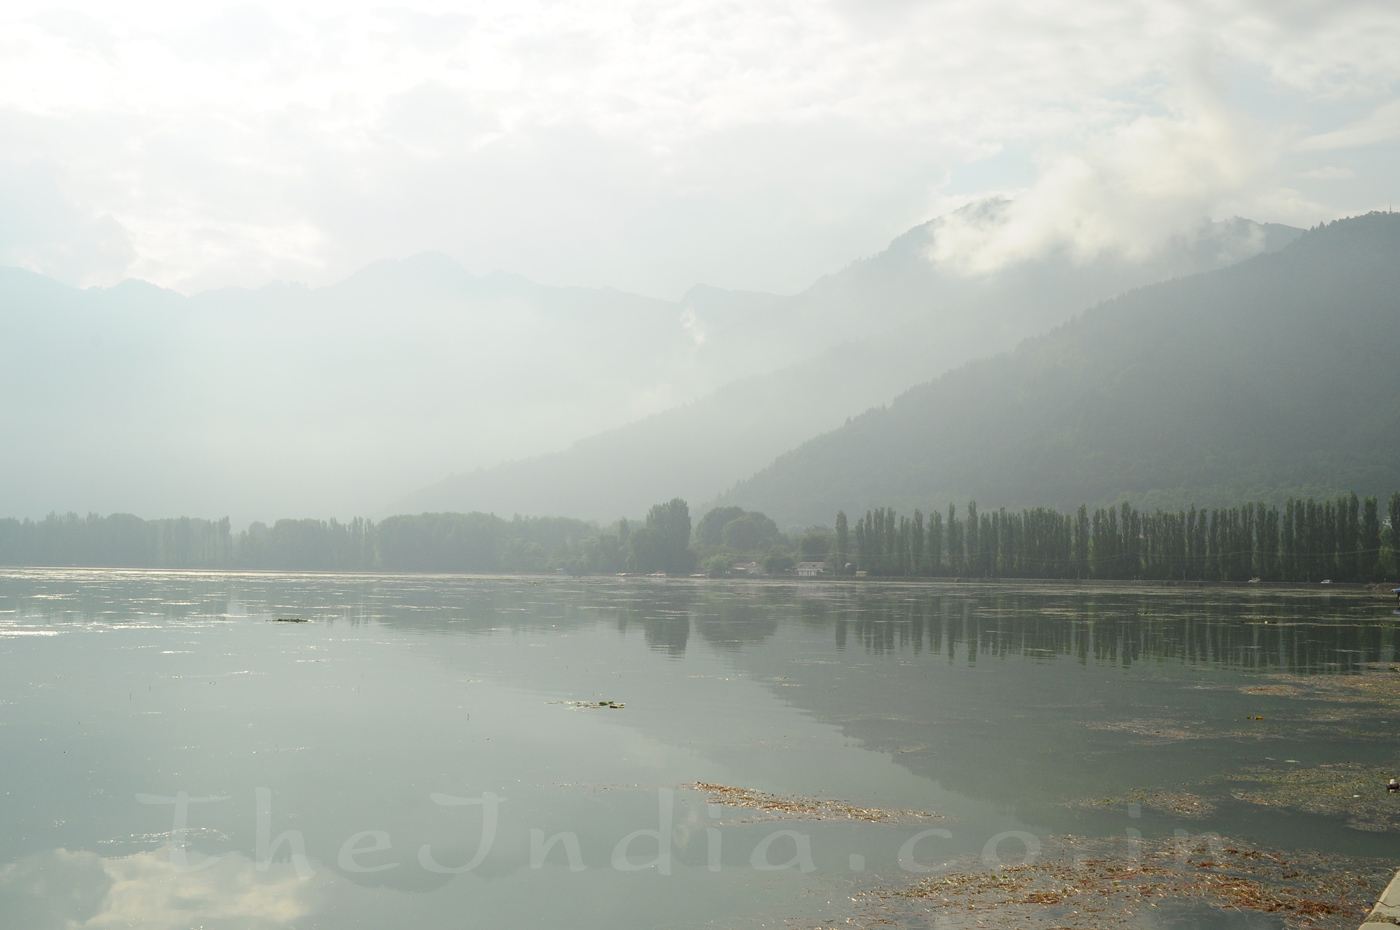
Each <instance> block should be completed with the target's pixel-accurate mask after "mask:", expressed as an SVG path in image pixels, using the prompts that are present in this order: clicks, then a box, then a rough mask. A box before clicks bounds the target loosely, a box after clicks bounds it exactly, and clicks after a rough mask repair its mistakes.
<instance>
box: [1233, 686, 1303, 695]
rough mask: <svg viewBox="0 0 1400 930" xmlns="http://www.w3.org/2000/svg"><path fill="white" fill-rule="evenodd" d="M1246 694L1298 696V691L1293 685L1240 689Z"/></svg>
mask: <svg viewBox="0 0 1400 930" xmlns="http://www.w3.org/2000/svg"><path fill="white" fill-rule="evenodd" d="M1240 690H1241V691H1242V692H1244V693H1245V694H1279V695H1291V694H1297V693H1298V689H1297V688H1295V687H1293V686H1292V685H1251V686H1250V687H1248V688H1241V689H1240Z"/></svg>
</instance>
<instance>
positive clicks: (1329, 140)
mask: <svg viewBox="0 0 1400 930" xmlns="http://www.w3.org/2000/svg"><path fill="white" fill-rule="evenodd" d="M1397 136H1400V100H1396V101H1393V102H1391V103H1387V104H1385V105H1384V106H1381V107H1378V108H1377V109H1376V110H1375V111H1374V112H1372V113H1371V114H1370V115H1369V116H1367V117H1365V118H1364V119H1360V120H1357V121H1356V122H1354V123H1352V124H1351V125H1349V126H1343V127H1342V128H1341V129H1334V130H1332V131H1331V132H1324V133H1319V134H1318V135H1315V136H1308V137H1307V138H1306V139H1304V140H1303V141H1301V142H1299V143H1298V149H1299V150H1300V151H1303V152H1332V151H1336V150H1338V149H1353V148H1359V147H1361V146H1366V145H1374V144H1376V143H1377V142H1388V141H1389V140H1391V139H1394V138H1396V137H1397Z"/></svg>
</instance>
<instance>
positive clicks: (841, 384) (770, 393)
mask: <svg viewBox="0 0 1400 930" xmlns="http://www.w3.org/2000/svg"><path fill="white" fill-rule="evenodd" d="M1004 206H1005V204H1004V202H1001V201H991V202H986V203H982V204H975V205H973V206H972V207H969V208H965V212H972V213H977V214H979V215H982V216H985V217H987V218H989V220H990V221H996V220H997V219H998V218H999V217H1000V216H1001V215H1002V213H1003V212H1004ZM944 223H945V220H943V219H937V220H931V221H929V222H927V223H924V224H922V225H920V226H917V227H915V228H914V229H911V230H909V231H908V232H906V233H904V234H902V235H900V236H899V237H897V238H896V239H895V240H894V241H893V242H891V244H890V246H889V247H888V248H886V249H885V250H883V251H882V252H880V253H878V254H876V255H874V256H871V257H869V258H865V259H861V260H858V261H856V262H853V263H851V264H850V265H848V266H847V267H846V268H845V269H843V270H842V271H841V272H838V273H836V274H834V275H829V276H827V277H825V278H822V279H821V280H819V281H818V282H816V283H815V284H814V285H813V286H812V287H811V288H809V289H808V290H807V291H804V292H803V293H802V294H799V295H796V296H794V297H789V298H773V303H772V304H771V305H765V306H767V307H768V309H770V310H771V311H772V313H773V317H772V318H773V319H777V320H780V321H781V323H780V325H788V326H791V327H795V328H798V329H799V332H807V331H810V330H818V331H820V332H821V333H824V334H828V335H831V336H839V337H840V338H841V341H840V342H839V344H837V345H834V346H832V347H830V348H825V349H819V350H817V351H815V352H814V353H813V354H812V355H811V356H809V357H808V358H806V359H805V360H804V361H801V362H799V363H797V364H794V365H790V366H788V367H785V368H782V369H780V370H778V371H775V372H773V373H771V374H767V375H761V376H755V377H752V378H748V379H743V380H740V381H736V382H734V383H731V384H729V385H726V386H725V387H723V388H721V389H719V390H718V391H716V392H714V393H712V394H710V395H708V396H705V397H703V398H701V399H699V400H697V401H694V402H693V403H689V404H686V405H683V406H680V407H677V408H674V409H671V410H667V411H664V412H661V413H658V414H654V415H652V416H650V417H647V418H644V419H642V420H640V421H638V422H635V423H631V424H628V425H626V426H623V427H621V428H618V429H614V430H610V431H607V432H605V433H602V434H599V435H597V436H593V437H589V438H586V439H582V440H579V441H578V442H576V443H575V444H573V445H572V446H570V447H569V448H567V449H563V450H561V451H559V452H557V453H552V454H549V455H545V456H539V457H534V458H528V459H524V460H519V461H512V462H507V463H504V464H502V465H500V466H497V467H494V468H486V469H480V470H477V471H473V472H469V473H465V474H458V475H455V476H453V477H451V478H448V479H446V480H444V481H442V482H439V483H438V484H436V485H432V486H430V487H428V488H425V489H424V490H422V491H419V492H416V493H414V494H411V495H409V496H407V497H405V498H403V499H401V500H400V501H398V502H397V503H396V504H395V506H393V507H392V508H389V509H387V510H386V511H385V512H386V513H387V512H392V511H398V512H418V511H471V510H484V511H493V512H498V513H504V514H511V513H536V514H541V513H560V514H569V515H571V516H577V517H584V518H589V519H612V518H615V517H616V516H618V515H620V514H631V515H637V514H640V513H643V512H645V510H646V508H647V507H648V506H649V505H650V503H652V502H655V501H657V500H664V499H668V498H670V497H671V496H673V495H676V494H680V495H681V496H683V497H686V498H688V499H689V500H692V501H705V500H709V499H712V498H714V497H715V496H717V495H719V494H720V493H722V491H723V490H724V489H725V488H726V487H728V486H731V485H732V484H733V482H734V481H735V480H736V479H737V478H739V477H740V476H743V475H746V474H752V473H753V472H755V471H756V470H758V469H760V468H762V467H763V466H764V465H766V464H768V463H770V462H771V461H772V460H773V458H774V457H775V456H778V455H780V454H781V453H783V452H785V451H786V450H788V449H791V448H792V447H793V446H795V445H796V444H798V443H800V442H802V441H804V440H805V439H808V438H810V437H811V436H813V435H817V434H819V433H822V432H825V431H827V430H830V429H832V428H833V427H836V426H837V425H839V424H840V423H842V421H844V420H845V419H847V418H848V417H851V416H854V415H856V414H859V413H860V412H862V411H864V410H866V409H868V408H870V407H871V406H872V405H876V404H880V403H883V402H885V401H887V400H889V399H890V398H892V397H894V396H895V395H896V394H897V393H898V392H899V391H901V390H903V389H905V388H907V387H908V386H909V385H911V384H917V383H919V382H921V381H925V380H927V379H928V378H930V377H933V376H935V375H938V374H939V373H941V372H943V371H946V370H948V369H950V368H952V367H955V366H957V365H960V364H962V363H964V362H966V361H968V360H970V359H973V358H977V357H979V356H984V355H989V354H992V353H994V352H996V351H1000V350H1003V349H1007V348H1010V347H1011V346H1013V345H1015V343H1016V342H1017V341H1019V340H1020V339H1022V338H1025V337H1026V336H1029V335H1031V334H1033V333H1037V332H1042V331H1044V330H1045V329H1047V328H1049V327H1050V326H1053V325H1055V324H1056V323H1059V322H1062V321H1064V320H1065V319H1068V318H1069V317H1070V316H1071V315H1072V314H1073V313H1075V312H1077V311H1079V310H1082V309H1084V308H1085V307H1087V306H1090V305H1092V304H1093V303H1095V302H1097V301H1098V300H1102V299H1104V298H1106V297H1109V296H1112V295H1113V294H1115V293H1118V292H1119V291H1121V290H1124V289H1127V288H1129V287H1133V286H1138V285H1142V284H1146V283H1150V282H1154V281H1158V280H1161V279H1163V278H1168V277H1171V276H1173V275H1177V274H1183V273H1189V272H1191V271H1195V270H1200V269H1201V268H1203V267H1204V268H1214V267H1220V266H1221V265H1222V264H1228V263H1230V262H1232V261H1234V260H1235V258H1236V257H1237V256H1240V255H1252V254H1257V253H1258V251H1260V250H1272V249H1277V248H1280V247H1282V246H1283V245H1284V244H1286V243H1287V242H1289V241H1291V240H1292V239H1293V238H1295V237H1296V236H1297V235H1299V234H1300V233H1301V232H1302V231H1301V230H1296V229H1293V228H1292V227H1287V226H1279V225H1276V224H1256V223H1252V222H1250V221H1248V220H1242V219H1238V218H1236V219H1233V220H1229V221H1225V222H1222V223H1214V224H1205V225H1203V226H1202V227H1201V228H1200V229H1199V230H1198V231H1197V233H1196V234H1195V235H1194V236H1193V237H1189V238H1183V239H1181V240H1180V241H1177V242H1175V243H1173V244H1172V246H1171V247H1170V248H1168V249H1166V250H1164V251H1163V252H1161V253H1159V254H1158V255H1156V256H1154V257H1153V258H1152V259H1150V260H1147V261H1142V262H1130V261H1125V260H1123V259H1120V258H1116V257H1113V256H1102V257H1100V258H1098V259H1096V260H1094V261H1092V262H1089V263H1087V264H1085V263H1081V262H1079V261H1077V260H1076V259H1075V258H1074V257H1073V256H1071V255H1069V254H1067V253H1056V254H1052V255H1049V256H1046V257H1045V258H1043V259H1041V260H1039V261H1036V262H1027V263H1022V264H1020V265H1017V266H1014V267H1011V268H1008V269H1005V270H1003V271H1002V272H999V273H998V274H996V275H992V276H988V275H967V274H963V273H961V272H960V271H959V270H958V269H956V268H947V267H939V266H938V265H937V264H936V263H935V262H933V261H932V260H931V259H930V252H931V250H932V249H933V246H934V244H935V241H936V237H937V236H938V235H939V234H940V229H941V228H942V227H943V225H944ZM697 315H698V318H699V320H700V322H701V324H702V325H704V323H705V321H706V319H707V316H706V314H705V311H704V309H703V308H702V309H701V310H700V311H699V313H698V314H697ZM827 519H828V520H829V519H830V518H829V516H828V518H827Z"/></svg>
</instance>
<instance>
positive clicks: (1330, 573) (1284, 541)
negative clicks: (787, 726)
mask: <svg viewBox="0 0 1400 930" xmlns="http://www.w3.org/2000/svg"><path fill="white" fill-rule="evenodd" d="M1391 502H1392V506H1393V507H1400V494H1397V495H1396V496H1395V497H1392V498H1391ZM1379 509H1380V508H1379V503H1378V501H1377V499H1376V498H1374V497H1368V498H1366V500H1365V502H1364V504H1363V503H1362V502H1361V501H1360V500H1359V499H1358V497H1357V496H1356V495H1355V494H1346V495H1342V496H1339V497H1338V498H1336V499H1335V500H1330V501H1327V500H1324V501H1317V500H1314V499H1311V498H1309V499H1307V500H1296V499H1294V498H1289V499H1288V500H1287V501H1286V502H1285V503H1284V507H1283V509H1282V510H1280V509H1279V508H1278V507H1276V506H1269V505H1267V504H1264V503H1248V504H1244V505H1241V506H1238V507H1216V508H1209V509H1206V508H1202V509H1200V510H1198V509H1196V508H1195V507H1194V506H1193V507H1191V508H1190V509H1189V510H1179V511H1168V510H1155V511H1151V512H1142V511H1139V510H1137V509H1135V508H1134V507H1132V505H1130V504H1127V503H1124V504H1120V505H1119V506H1117V507H1099V508H1095V509H1094V510H1093V511H1092V512H1090V511H1089V509H1088V508H1087V507H1086V506H1081V507H1080V508H1079V510H1078V512H1077V513H1075V514H1068V513H1061V512H1059V511H1056V510H1053V509H1049V508H1044V507H1036V508H1032V509H1027V510H1022V511H1008V510H1006V509H1005V508H1000V509H998V510H995V511H987V510H982V511H979V510H978V509H977V505H976V504H975V503H970V504H968V506H967V517H966V518H965V520H960V519H959V518H958V516H957V508H955V507H953V506H949V508H948V519H947V523H946V524H945V523H944V522H943V520H942V518H941V515H940V514H939V513H938V512H937V511H935V512H934V513H933V514H932V515H931V516H930V518H929V521H928V532H927V535H926V537H925V539H926V543H927V551H928V558H927V559H923V558H921V557H920V556H919V555H917V554H916V548H915V547H914V545H913V539H914V538H915V533H916V530H917V528H918V527H919V519H918V517H919V516H920V514H919V513H918V512H917V511H916V512H915V517H916V518H915V519H914V520H910V519H908V518H907V517H902V516H899V515H898V514H897V513H896V511H895V509H894V508H893V507H879V508H876V509H874V510H872V511H869V512H867V513H866V515H865V517H863V518H862V519H861V520H860V521H859V522H858V523H857V524H856V532H855V539H856V551H855V559H856V564H857V566H858V567H859V568H860V569H861V570H862V571H864V572H866V573H867V574H869V575H885V576H889V575H933V576H939V575H954V576H970V577H974V578H1001V577H1007V578H1105V579H1139V580H1140V579H1161V580H1180V581H1250V580H1254V579H1258V580H1262V581H1295V582H1318V581H1323V580H1324V579H1326V580H1332V581H1337V582H1369V581H1375V580H1378V579H1379V578H1380V577H1381V576H1382V575H1384V574H1386V573H1395V574H1396V576H1400V572H1397V570H1396V568H1395V566H1394V565H1393V563H1390V562H1388V561H1387V560H1386V558H1385V556H1387V555H1389V554H1390V553H1392V552H1393V551H1394V538H1395V526H1400V522H1397V523H1396V524H1395V525H1392V526H1390V527H1388V528H1386V530H1385V533H1384V535H1383V533H1382V527H1381V524H1380V516H1379ZM840 519H841V518H840V516H839V515H838V518H837V522H838V525H839V523H840Z"/></svg>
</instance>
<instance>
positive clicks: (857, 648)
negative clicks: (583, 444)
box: [0, 571, 1400, 930]
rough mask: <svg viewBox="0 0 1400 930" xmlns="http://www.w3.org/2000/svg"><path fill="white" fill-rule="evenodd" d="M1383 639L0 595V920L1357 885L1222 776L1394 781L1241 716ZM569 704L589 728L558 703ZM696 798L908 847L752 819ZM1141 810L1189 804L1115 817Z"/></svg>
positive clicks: (1020, 622)
mask: <svg viewBox="0 0 1400 930" xmlns="http://www.w3.org/2000/svg"><path fill="white" fill-rule="evenodd" d="M291 617H296V618H301V619H303V620H305V621H308V622H304V623H278V622H274V621H275V620H276V619H277V618H291ZM1397 620H1400V618H1397V617H1396V616H1394V615H1393V613H1392V610H1391V607H1390V605H1389V604H1387V603H1386V602H1385V601H1383V600H1381V599H1378V598H1375V597H1372V596H1363V595H1341V594H1338V595H1333V596H1330V597H1329V596H1322V595H1317V594H1303V593H1298V592H1292V593H1287V592H1260V591H1249V590H1217V589H1206V590H1194V589H1193V590H1185V589H1173V588H1142V589H1133V588H1105V589H1071V588H1064V587H1049V586H1047V587H1015V586H1007V585H1002V586H995V587H976V586H956V585H943V586H912V585H911V586H899V585H879V586H876V585H871V586H856V585H793V584H738V583H736V584H725V583H711V582H701V583H689V582H670V583H654V582H644V581H622V580H612V579H608V580H600V581H588V580H583V581H575V580H568V581H566V580H562V579H560V580H556V579H546V580H542V581H541V580H530V579H519V578H514V579H489V578H456V577H451V578H444V577H364V576H305V575H297V576H292V575H214V574H209V575H204V574H167V573H140V572H137V573H117V572H80V571H53V572H41V571H22V572H21V571H14V572H5V573H0V927H4V928H10V927H16V928H19V927H23V928H26V930H33V928H64V927H73V926H79V927H93V928H99V927H100V928H107V927H149V928H167V927H168V928H185V927H206V928H233V927H239V928H243V927H250V928H281V927H288V928H312V927H325V928H358V927H376V928H377V927H406V926H412V927H421V928H437V927H476V926H480V927H504V928H512V927H542V926H557V927H571V928H593V927H597V928H605V927H606V928H610V930H628V928H634V927H635V928H641V927H646V928H651V927H735V928H739V927H753V926H782V925H783V924H784V923H785V922H786V921H788V920H791V919H799V918H804V919H812V920H827V921H833V922H834V921H837V920H839V919H841V917H842V915H843V914H845V913H847V910H848V908H849V906H850V898H851V894H852V893H853V892H854V891H859V890H861V889H863V888H870V887H881V886H891V885H897V884H898V883H901V882H906V881H910V880H912V879H913V878H916V877H918V876H917V874H912V873H911V872H910V871H909V869H910V868H925V867H937V866H939V865H940V864H941V863H943V862H946V861H951V860H956V859H959V858H960V857H973V858H976V857H980V856H982V855H983V853H984V852H985V851H987V850H989V849H990V850H991V852H990V853H989V854H990V855H1000V856H1006V857H1007V858H1008V859H1011V858H1015V857H1017V856H1019V855H1022V854H1023V853H1024V850H1025V844H1026V843H1027V842H1028V841H1030V842H1034V841H1035V840H1036V838H1039V837H1051V836H1061V835H1065V834H1077V835H1081V836H1104V837H1106V836H1124V835H1136V834H1129V832H1128V831H1137V833H1138V834H1141V835H1143V836H1144V837H1147V838H1152V837H1157V836H1172V835H1174V832H1175V831H1177V830H1181V829H1185V830H1187V831H1189V832H1190V833H1192V834H1197V833H1201V832H1205V831H1213V832H1217V833H1221V834H1225V835H1228V836H1232V837H1237V838H1241V839H1243V840H1245V841H1248V842H1252V843H1258V844H1264V845H1270V846H1273V847H1278V848H1284V849H1312V850H1320V851H1323V852H1329V853H1338V854H1347V855H1363V856H1387V855H1392V854H1395V853H1396V851H1397V844H1396V841H1395V834H1394V833H1387V832H1375V831H1368V830H1358V829H1355V828H1354V825H1353V827H1349V826H1348V825H1347V823H1346V819H1345V818H1344V817H1340V816H1328V815H1326V814H1317V813H1307V812H1303V811H1292V810H1288V809H1271V808H1265V807H1261V806H1259V805H1256V804H1249V803H1246V802H1244V801H1240V800H1236V799H1235V798H1234V797H1233V796H1232V788H1231V785H1232V782H1230V781H1229V779H1230V777H1231V776H1232V775H1237V774H1238V773H1239V772H1241V771H1243V770H1246V769H1247V768H1248V767H1250V766H1257V765H1275V766H1276V765H1283V764H1290V765H1298V766H1302V767H1308V766H1317V765H1320V764H1330V763H1335V762H1358V763H1365V764H1367V765H1381V764H1389V763H1391V762H1393V761H1394V760H1395V759H1396V757H1397V753H1396V748H1395V744H1394V740H1393V738H1392V734H1394V733H1395V731H1396V724H1397V721H1396V719H1395V712H1394V709H1393V708H1392V707H1390V706H1388V705H1386V704H1384V703H1371V704H1365V703H1363V704H1357V705H1355V706H1351V705H1348V706H1347V707H1346V708H1345V713H1342V714H1337V713H1331V711H1332V710H1335V707H1333V706H1332V705H1326V704H1325V702H1320V701H1318V700H1316V699H1315V697H1311V696H1309V693H1308V692H1302V693H1293V694H1289V693H1282V694H1267V693H1257V692H1254V693H1251V692H1250V691H1249V690H1247V689H1250V688H1257V687H1259V686H1266V685H1270V684H1276V683H1277V682H1279V681H1284V680H1293V679H1291V678H1281V677H1280V676H1308V677H1309V678H1318V677H1323V676H1350V675H1355V674H1357V673H1359V672H1361V671H1365V670H1368V669H1369V670H1374V669H1376V668H1378V667H1379V668H1384V667H1385V664H1386V663H1392V662H1395V661H1396V659H1397V657H1396V654H1395V650H1396V635H1395V629H1396V627H1395V624H1396V622H1397ZM1378 663H1379V665H1378ZM1284 690H1286V689H1284ZM600 701H613V702H619V703H622V704H624V705H625V706H624V707H622V708H621V709H612V708H597V707H593V708H584V707H580V706H578V705H577V704H574V703H570V702H600ZM1255 717H1262V718H1263V719H1262V720H1255V719H1253V718H1255ZM697 782H705V783H717V784H722V785H730V786H736V787H741V788H746V789H752V790H756V791H764V792H773V793H778V794H783V795H800V796H807V797H820V798H829V799H839V800H842V801H845V802H849V803H852V804H856V805H860V806H871V807H882V808H890V809H900V810H913V811H928V812H935V813H937V814H938V815H940V818H941V819H937V820H927V821H915V820H908V821H905V822H901V823H867V822H862V821H848V820H839V819H838V820H832V819H826V820H819V821H814V820H803V819H789V820H780V821H774V820H762V819H761V818H760V819H758V820H755V813H756V812H754V811H751V810H743V809H736V808H731V807H720V806H714V805H711V804H710V803H709V801H710V798H709V796H707V794H706V793H704V792H701V791H698V790H695V789H694V788H692V787H687V786H692V785H694V784H695V783H697ZM1154 791H1162V792H1168V793H1170V792H1180V791H1190V792H1193V793H1195V794H1196V795H1198V796H1203V797H1209V798H1210V800H1211V801H1212V802H1213V803H1214V804H1215V809H1214V812H1213V813H1211V814H1210V815H1209V816H1208V817H1206V818H1204V819H1201V818H1195V819H1189V818H1182V817H1179V816H1177V815H1175V814H1173V813H1172V812H1171V811H1170V810H1165V809H1161V808H1160V807H1153V806H1151V805H1148V806H1138V805H1133V804H1130V803H1128V802H1127V801H1124V802H1123V803H1119V800H1120V799H1124V798H1126V797H1130V796H1138V797H1140V796H1143V793H1144V792H1146V793H1149V794H1150V793H1151V792H1154ZM1134 792H1136V794H1134ZM1381 793H1382V794H1384V792H1383V790H1382V791H1381ZM1096 802H1097V803H1096ZM181 812H183V813H184V815H185V823H183V824H181V823H179V814H180V813H181ZM668 819H669V825H670V828H671V831H670V832H671V834H672V836H671V839H672V842H671V844H670V848H669V851H668V853H669V859H668V857H667V856H666V855H663V854H662V848H661V844H660V843H659V842H658V835H659V834H662V832H663V828H664V825H665V824H666V823H667V821H668ZM182 828H183V829H182ZM930 829H937V830H941V831H943V832H942V833H937V834H925V835H924V836H922V837H921V838H919V840H918V842H917V845H916V847H915V848H914V851H913V853H912V858H906V859H905V861H904V862H903V864H901V860H900V850H901V846H904V845H905V844H906V842H907V841H908V840H910V839H911V838H913V837H915V835H916V834H919V833H921V832H922V831H927V830H930ZM638 831H641V832H638ZM779 831H786V832H779ZM532 833H533V839H532ZM561 834H562V836H560V835H561ZM775 834H776V835H775ZM556 836H559V838H558V839H557V840H555V842H554V843H553V844H552V845H551V846H549V848H548V851H547V852H546V853H544V854H543V855H541V848H540V847H542V846H543V845H544V843H545V842H546V841H547V840H549V839H550V838H552V837H556ZM629 836H630V837H631V839H630V840H628V839H627V838H628V837H629ZM624 841H626V842H624ZM989 844H990V845H989ZM907 852H908V851H907V850H906V854H907ZM303 853H304V855H303ZM1250 926H1254V924H1250Z"/></svg>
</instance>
